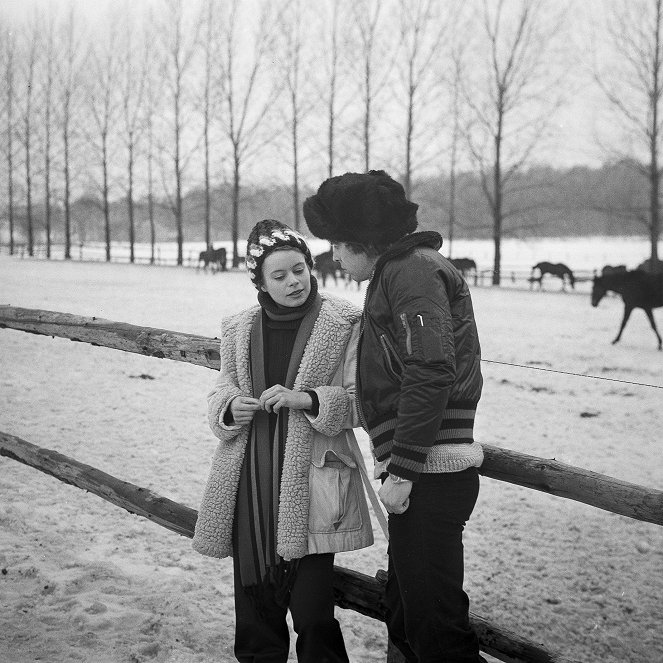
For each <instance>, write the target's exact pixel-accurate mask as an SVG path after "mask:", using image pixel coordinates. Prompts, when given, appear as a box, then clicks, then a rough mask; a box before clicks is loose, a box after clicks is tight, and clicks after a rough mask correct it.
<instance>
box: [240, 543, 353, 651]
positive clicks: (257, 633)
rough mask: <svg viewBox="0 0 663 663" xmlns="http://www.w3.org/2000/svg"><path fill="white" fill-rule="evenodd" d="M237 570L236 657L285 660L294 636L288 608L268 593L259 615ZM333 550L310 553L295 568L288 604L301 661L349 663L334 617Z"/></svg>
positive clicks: (339, 628)
mask: <svg viewBox="0 0 663 663" xmlns="http://www.w3.org/2000/svg"><path fill="white" fill-rule="evenodd" d="M234 567H235V568H234V570H235V621H236V625H235V657H236V658H237V660H238V661H240V663H286V661H287V659H288V650H289V646H290V642H289V640H290V636H289V633H288V625H287V622H286V613H287V608H284V607H281V606H279V605H277V603H276V602H275V601H274V600H273V595H271V594H270V593H269V592H268V596H267V597H266V600H265V606H264V608H265V609H264V614H263V615H258V614H257V613H256V610H255V608H254V606H253V604H252V603H251V601H250V600H249V598H248V597H247V596H246V594H245V593H244V591H243V589H242V586H241V584H240V581H239V564H238V563H237V560H236V559H235V560H234ZM333 577H334V555H333V554H331V553H327V554H323V555H307V556H306V557H303V558H302V559H301V560H300V562H299V565H298V567H297V576H296V578H295V582H294V585H293V587H292V590H291V592H290V601H289V608H290V613H291V615H292V621H293V626H294V629H295V632H296V633H297V643H296V645H295V648H296V651H297V660H298V661H299V663H348V655H347V653H346V651H345V643H344V641H343V634H342V633H341V627H340V625H339V623H338V621H337V620H336V619H335V617H334V593H333Z"/></svg>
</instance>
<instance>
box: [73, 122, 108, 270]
mask: <svg viewBox="0 0 663 663" xmlns="http://www.w3.org/2000/svg"><path fill="white" fill-rule="evenodd" d="M101 158H102V160H103V163H102V170H103V185H102V195H103V198H104V199H103V206H104V235H105V237H106V262H110V260H111V227H110V201H109V200H108V196H109V191H108V134H107V133H106V131H104V132H103V133H102V134H101ZM79 239H80V238H79Z"/></svg>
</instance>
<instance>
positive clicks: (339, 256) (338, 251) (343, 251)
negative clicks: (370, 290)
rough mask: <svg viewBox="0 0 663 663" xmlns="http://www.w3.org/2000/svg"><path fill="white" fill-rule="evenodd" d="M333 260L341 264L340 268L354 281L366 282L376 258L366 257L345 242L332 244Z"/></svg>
mask: <svg viewBox="0 0 663 663" xmlns="http://www.w3.org/2000/svg"><path fill="white" fill-rule="evenodd" d="M332 251H333V252H334V260H338V262H340V263H341V267H343V269H344V270H345V271H346V272H347V273H348V274H350V276H351V277H352V278H353V279H354V280H355V281H366V280H368V279H370V278H371V274H372V273H373V268H374V267H375V263H376V262H377V259H376V258H373V257H370V256H368V255H367V254H366V253H365V252H364V251H358V252H357V250H356V248H355V247H354V246H349V245H348V244H346V243H345V242H334V243H333V244H332Z"/></svg>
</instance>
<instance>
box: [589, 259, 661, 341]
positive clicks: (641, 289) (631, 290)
mask: <svg viewBox="0 0 663 663" xmlns="http://www.w3.org/2000/svg"><path fill="white" fill-rule="evenodd" d="M608 290H611V291H612V292H616V293H617V294H618V295H621V298H622V299H623V300H624V319H623V320H622V326H621V327H620V328H619V333H618V334H617V337H616V338H615V340H614V341H613V344H614V343H617V341H618V340H619V339H620V338H621V336H622V332H623V331H624V327H626V323H627V322H628V319H629V316H630V315H631V311H632V310H633V309H634V308H641V309H643V310H644V312H645V313H646V314H647V317H648V318H649V323H650V324H651V328H652V329H653V330H654V334H656V338H657V339H658V349H659V350H660V349H661V335H660V334H659V333H658V329H656V322H655V320H654V314H653V313H652V309H653V308H658V307H659V306H663V274H647V272H641V271H640V270H637V269H636V270H634V271H631V272H609V273H607V274H605V275H604V276H595V277H594V285H593V287H592V306H598V303H599V302H600V301H601V299H602V298H603V296H604V295H605V293H606V292H608Z"/></svg>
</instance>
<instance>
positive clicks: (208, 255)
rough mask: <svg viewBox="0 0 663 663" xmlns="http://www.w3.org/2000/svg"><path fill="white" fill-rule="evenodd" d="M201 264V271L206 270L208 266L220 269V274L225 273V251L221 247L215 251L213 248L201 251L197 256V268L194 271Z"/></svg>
mask: <svg viewBox="0 0 663 663" xmlns="http://www.w3.org/2000/svg"><path fill="white" fill-rule="evenodd" d="M201 262H202V263H203V269H205V270H206V269H207V266H208V265H212V267H214V266H216V268H217V269H220V270H221V271H222V272H225V271H226V250H225V249H224V248H223V247H221V248H220V249H215V248H214V247H213V246H212V247H211V248H209V249H208V250H207V251H201V252H200V255H199V256H198V266H197V268H196V269H198V268H200V263H201Z"/></svg>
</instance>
